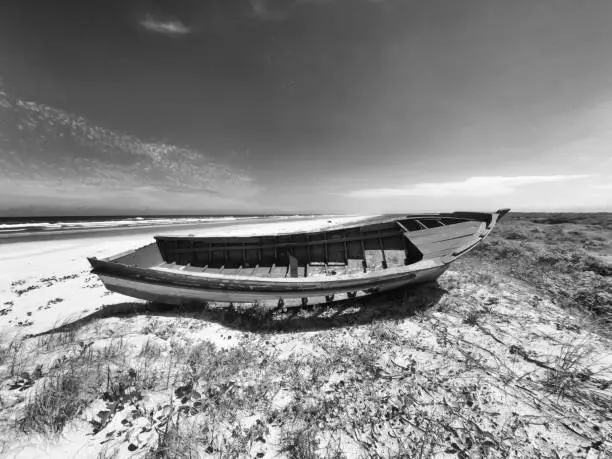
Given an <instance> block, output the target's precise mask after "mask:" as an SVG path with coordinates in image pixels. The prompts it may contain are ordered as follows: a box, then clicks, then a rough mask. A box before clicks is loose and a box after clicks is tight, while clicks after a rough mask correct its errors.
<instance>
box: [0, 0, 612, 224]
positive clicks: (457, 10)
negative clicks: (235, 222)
mask: <svg viewBox="0 0 612 459" xmlns="http://www.w3.org/2000/svg"><path fill="white" fill-rule="evenodd" d="M2 10H3V11H2V14H1V15H0V78H2V80H3V81H4V82H5V84H6V86H7V87H10V89H11V91H12V93H13V95H14V96H15V97H18V98H19V99H21V100H23V101H33V102H36V103H38V104H42V105H43V106H48V107H52V108H53V109H57V110H61V111H65V112H67V113H71V114H74V115H75V116H78V117H83V118H84V119H86V120H87V121H88V122H90V123H92V124H95V125H96V126H101V127H103V128H105V129H108V130H112V131H113V132H117V133H120V134H121V135H129V136H134V137H136V138H138V139H141V140H142V142H144V143H146V144H148V145H153V144H155V145H159V144H161V145H172V146H176V147H177V148H178V150H176V151H175V152H174V153H173V154H172V155H171V156H168V157H167V158H166V157H165V158H164V160H163V161H161V162H160V161H158V160H156V159H155V158H158V157H157V156H155V154H151V155H149V156H148V159H147V161H149V162H148V163H146V165H144V166H143V164H144V163H143V162H142V158H143V157H144V156H143V155H142V154H141V155H140V156H138V153H133V156H134V158H138V160H136V159H134V158H131V159H130V158H125V157H120V156H119V155H112V156H109V155H108V154H106V153H104V152H100V153H99V157H91V155H92V153H91V152H89V153H87V155H90V156H88V158H89V159H88V160H90V161H94V162H93V163H91V164H95V167H93V166H92V167H89V168H87V169H85V168H83V167H80V168H77V167H76V166H75V164H79V163H80V161H81V162H82V158H77V157H69V158H67V157H65V155H64V156H62V152H58V151H50V152H47V154H46V156H45V157H44V158H43V157H37V158H35V159H34V162H38V161H40V163H39V164H33V165H32V164H28V165H27V167H26V166H25V165H24V161H21V162H19V160H18V158H19V155H20V154H21V152H19V151H18V149H17V150H14V151H11V152H7V151H6V150H3V151H0V160H2V159H4V164H5V165H6V167H4V172H3V170H2V169H1V168H0V194H1V195H2V197H0V213H1V212H3V211H4V212H8V211H9V210H11V209H13V210H14V209H15V208H30V209H32V211H33V212H34V211H40V210H41V209H46V210H45V211H46V212H52V211H54V210H57V211H58V212H61V211H64V212H65V211H66V209H68V210H69V209H77V208H78V209H79V210H78V212H81V213H88V212H89V213H96V211H99V210H100V209H103V208H104V209H106V211H108V212H116V213H126V212H129V213H138V212H139V211H143V210H145V211H147V212H153V213H154V212H171V211H172V210H174V209H177V210H179V211H180V212H193V213H206V212H227V213H233V212H247V213H249V212H251V213H258V212H276V211H287V212H334V213H368V214H372V213H387V212H393V213H396V212H397V213H400V212H424V211H432V212H434V211H452V210H495V209H498V208H502V207H511V208H513V209H515V210H520V211H559V210H561V211H563V210H566V211H577V210H585V211H587V210H588V211H590V210H608V211H610V210H612V153H611V145H612V83H611V82H612V46H611V45H610V44H611V43H612V27H610V26H609V23H610V18H611V17H612V2H610V1H609V0H601V1H599V0H586V1H583V2H576V1H571V0H539V1H537V2H534V1H532V0H513V1H507V0H503V1H498V0H479V1H475V0H462V1H454V0H446V1H441V0H207V1H205V0H181V1H152V0H121V1H108V0H107V1H98V0H91V1H82V0H81V1H65V0H58V1H54V2H40V1H31V0H18V1H17V0H5V1H3V6H2ZM1 129H2V126H1V125H0V130H1ZM156 148H157V147H156ZM156 151H157V150H156ZM173 151H174V150H173ZM181 152H187V153H185V154H183V153H181ZM125 154H126V155H128V156H129V155H130V153H125ZM2 155H4V156H5V157H4V158H2ZM9 155H10V157H9ZM29 161H30V160H29ZM130 161H132V162H131V163H130V164H131V166H130V168H127V169H125V168H123V169H122V164H125V163H126V162H130ZM155 161H157V162H155ZM30 162H31V161H30ZM0 164H2V162H1V161H0ZM151 164H153V166H151ZM9 166H10V167H9ZM36 167H38V169H39V170H40V169H42V170H44V171H45V173H44V174H42V173H35V172H33V171H34V170H36V169H35V168H36ZM33 168H34V169H33ZM161 168H164V170H165V171H166V173H161V172H160V170H161ZM9 169H10V174H9V172H7V171H9ZM83 177H85V179H84V178H83ZM3 182H4V185H3Z"/></svg>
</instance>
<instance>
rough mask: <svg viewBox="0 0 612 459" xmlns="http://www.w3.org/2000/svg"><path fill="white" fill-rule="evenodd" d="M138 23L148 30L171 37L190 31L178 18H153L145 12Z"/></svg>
mask: <svg viewBox="0 0 612 459" xmlns="http://www.w3.org/2000/svg"><path fill="white" fill-rule="evenodd" d="M140 25H141V26H142V27H144V28H145V29H147V30H148V31H150V32H155V33H161V34H163V35H169V36H173V37H179V36H182V35H187V34H188V33H191V29H190V28H189V27H187V26H186V25H185V24H183V23H182V22H181V21H179V20H178V19H173V20H160V19H156V18H154V17H153V16H152V15H151V14H147V15H146V16H145V17H144V19H142V20H141V21H140Z"/></svg>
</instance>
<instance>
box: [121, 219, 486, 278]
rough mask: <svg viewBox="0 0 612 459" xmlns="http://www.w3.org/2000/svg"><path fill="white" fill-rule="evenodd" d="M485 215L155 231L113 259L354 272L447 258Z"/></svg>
mask: <svg viewBox="0 0 612 459" xmlns="http://www.w3.org/2000/svg"><path fill="white" fill-rule="evenodd" d="M484 224H485V223H483V221H482V220H480V221H478V220H473V219H469V218H456V217H443V218H440V217H421V218H404V219H396V220H392V221H385V222H382V223H374V224H365V225H362V226H353V227H348V228H339V229H329V230H326V231H320V232H310V233H293V234H285V235H284V234H280V235H274V236H250V237H190V236H157V237H156V238H155V239H156V244H152V245H150V246H147V247H143V248H142V249H139V250H138V251H136V252H132V253H129V254H125V255H123V256H120V257H117V258H115V259H113V260H112V261H114V262H117V263H123V264H126V265H132V266H140V267H147V268H153V269H161V270H172V271H181V272H185V273H188V272H198V273H213V274H223V275H228V276H231V275H240V276H254V277H272V278H284V277H289V278H291V277H293V278H301V277H302V278H303V277H320V276H335V275H343V274H356V273H364V272H371V271H380V270H384V269H387V268H392V267H400V266H405V265H410V264H413V263H416V262H419V261H421V260H426V259H433V258H436V257H442V256H445V255H448V254H450V253H452V252H453V251H454V250H455V249H457V247H460V246H461V245H462V244H465V243H466V242H469V241H471V240H473V239H474V235H475V233H476V232H477V231H478V230H479V228H481V227H482V225H484Z"/></svg>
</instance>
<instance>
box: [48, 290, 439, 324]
mask: <svg viewBox="0 0 612 459" xmlns="http://www.w3.org/2000/svg"><path fill="white" fill-rule="evenodd" d="M444 293H446V290H444V289H442V288H441V287H440V286H439V285H438V284H437V283H428V284H423V285H420V286H416V287H409V288H405V289H400V290H394V291H391V292H385V293H378V294H372V295H368V296H364V297H361V298H356V299H347V300H342V301H335V302H331V303H327V304H322V305H313V306H302V307H293V308H288V309H287V310H286V311H282V310H279V309H273V310H271V309H268V310H263V309H261V308H258V307H254V306H249V307H243V308H239V307H232V306H229V305H223V306H221V305H202V304H193V305H187V306H176V305H168V304H160V303H142V302H125V303H117V304H111V305H106V306H103V307H102V308H100V309H99V310H97V311H96V312H94V313H92V314H89V315H87V316H85V317H82V318H80V319H78V320H75V321H72V322H68V323H64V324H63V325H61V326H58V327H55V328H53V329H51V330H48V331H46V332H44V333H41V335H42V334H50V333H57V332H65V331H68V330H74V329H78V328H81V327H83V326H85V325H87V324H89V323H91V322H93V321H95V320H98V319H104V318H109V317H130V316H136V315H147V316H158V317H181V318H192V319H197V320H202V321H206V322H215V323H218V324H220V325H223V326H225V327H228V328H231V329H234V330H238V331H248V332H254V333H271V332H275V333H294V332H309V331H320V330H328V329H332V328H343V327H350V326H353V325H364V324H368V323H371V322H373V321H381V320H382V321H394V320H401V319H404V318H407V317H411V316H413V315H415V314H417V313H419V312H422V311H424V310H427V309H429V308H431V307H433V306H435V305H436V304H437V303H438V302H439V300H440V298H441V297H442V295H444Z"/></svg>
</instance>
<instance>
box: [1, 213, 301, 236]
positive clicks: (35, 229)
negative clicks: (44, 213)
mask: <svg viewBox="0 0 612 459" xmlns="http://www.w3.org/2000/svg"><path fill="white" fill-rule="evenodd" d="M300 216H303V215H235V216H234V215H200V216H194V215H159V216H146V217H139V216H125V215H122V216H112V217H108V216H87V217H66V216H57V217H10V218H0V238H2V237H3V236H11V235H24V236H26V235H32V236H33V235H36V234H38V235H42V234H53V233H65V232H70V233H72V232H87V231H88V230H89V231H94V230H101V229H119V228H124V229H129V228H139V227H151V226H173V225H184V224H200V223H223V222H232V221H237V220H247V219H248V220H252V219H259V218H270V217H275V218H292V217H300Z"/></svg>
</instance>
